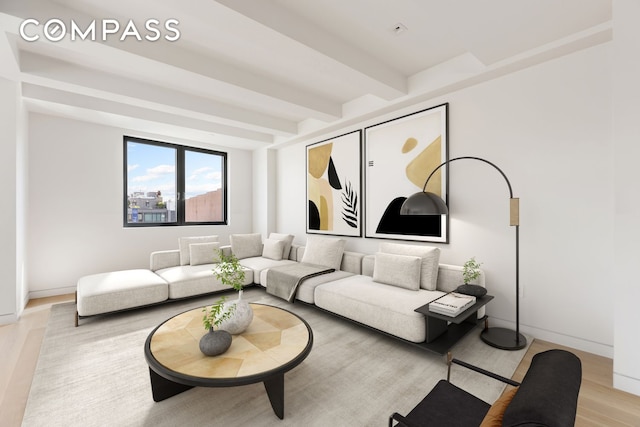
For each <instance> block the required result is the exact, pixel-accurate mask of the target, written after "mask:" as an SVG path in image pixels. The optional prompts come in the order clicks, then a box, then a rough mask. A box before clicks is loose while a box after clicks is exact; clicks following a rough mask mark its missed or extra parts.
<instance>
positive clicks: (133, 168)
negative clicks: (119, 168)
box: [127, 165, 140, 172]
mask: <svg viewBox="0 0 640 427" xmlns="http://www.w3.org/2000/svg"><path fill="white" fill-rule="evenodd" d="M139 167H140V165H127V171H128V172H131V171H133V170H136V169H138V168H139Z"/></svg>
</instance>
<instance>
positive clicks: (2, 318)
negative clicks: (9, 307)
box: [0, 313, 18, 325]
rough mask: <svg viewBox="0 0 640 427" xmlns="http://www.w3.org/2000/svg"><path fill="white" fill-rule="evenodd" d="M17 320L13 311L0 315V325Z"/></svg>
mask: <svg viewBox="0 0 640 427" xmlns="http://www.w3.org/2000/svg"><path fill="white" fill-rule="evenodd" d="M17 321H18V316H16V314H15V313H11V314H3V315H0V325H8V324H10V323H15V322H17Z"/></svg>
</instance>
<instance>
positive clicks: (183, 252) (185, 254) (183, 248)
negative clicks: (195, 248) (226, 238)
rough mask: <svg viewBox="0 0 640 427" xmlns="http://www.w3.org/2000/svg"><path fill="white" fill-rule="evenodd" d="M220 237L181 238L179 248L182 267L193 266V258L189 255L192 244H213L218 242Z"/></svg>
mask: <svg viewBox="0 0 640 427" xmlns="http://www.w3.org/2000/svg"><path fill="white" fill-rule="evenodd" d="M217 241H218V236H198V237H179V238H178V248H179V249H180V265H189V264H191V256H190V255H189V245H190V244H192V243H211V242H217Z"/></svg>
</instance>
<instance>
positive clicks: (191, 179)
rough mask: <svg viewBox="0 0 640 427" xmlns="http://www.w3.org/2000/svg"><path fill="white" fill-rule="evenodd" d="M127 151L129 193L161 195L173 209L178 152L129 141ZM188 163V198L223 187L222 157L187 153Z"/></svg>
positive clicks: (168, 148) (194, 152) (193, 152)
mask: <svg viewBox="0 0 640 427" xmlns="http://www.w3.org/2000/svg"><path fill="white" fill-rule="evenodd" d="M127 150H128V151H127V170H128V184H129V187H128V189H127V190H128V191H127V193H128V194H132V193H133V192H136V191H142V192H144V193H147V192H150V191H154V192H155V191H160V192H161V193H162V197H163V198H164V200H165V201H170V202H169V206H168V207H169V209H172V208H173V207H174V206H175V205H173V206H171V204H172V203H175V194H176V166H175V165H176V160H175V155H176V151H175V149H173V148H170V147H161V146H155V145H149V144H139V143H135V142H131V141H129V142H128V144H127ZM185 163H186V193H187V194H186V196H187V198H189V197H193V196H196V195H198V194H204V193H206V192H208V191H214V190H216V189H218V188H220V187H221V183H222V158H221V157H218V156H212V155H210V154H206V153H200V152H196V151H187V152H186V161H185Z"/></svg>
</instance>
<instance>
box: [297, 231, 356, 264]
mask: <svg viewBox="0 0 640 427" xmlns="http://www.w3.org/2000/svg"><path fill="white" fill-rule="evenodd" d="M346 244H347V241H346V240H344V239H330V238H324V237H311V236H310V237H308V238H307V246H306V247H305V248H304V255H302V260H301V262H306V263H309V264H316V265H322V266H324V267H328V268H333V269H335V270H340V265H341V264H342V254H343V253H344V246H345V245H346Z"/></svg>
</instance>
